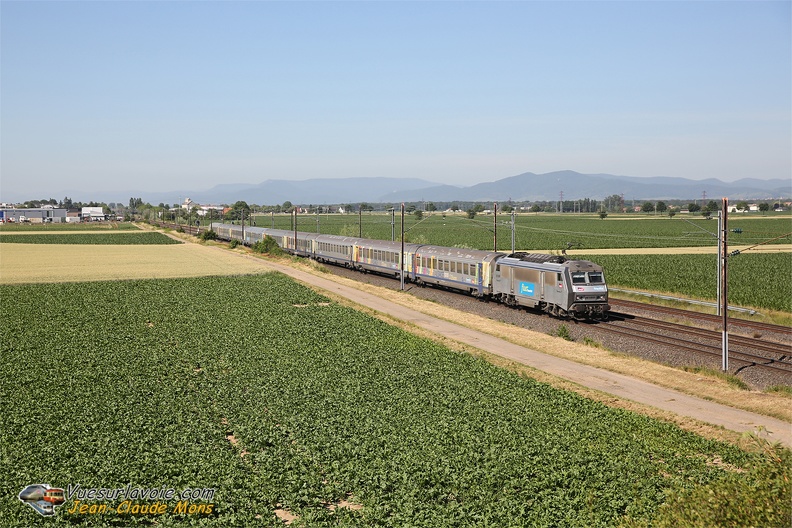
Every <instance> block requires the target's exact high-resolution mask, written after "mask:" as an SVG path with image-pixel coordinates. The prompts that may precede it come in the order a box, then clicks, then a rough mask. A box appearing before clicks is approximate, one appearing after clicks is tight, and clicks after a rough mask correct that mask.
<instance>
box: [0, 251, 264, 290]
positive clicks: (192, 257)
mask: <svg viewBox="0 0 792 528" xmlns="http://www.w3.org/2000/svg"><path fill="white" fill-rule="evenodd" d="M261 271H262V268H261V265H260V264H258V263H257V262H254V261H250V260H247V259H240V258H239V256H238V255H236V254H233V253H229V252H224V251H208V248H206V247H204V246H201V245H198V244H190V243H188V244H175V245H142V246H130V245H79V244H63V245H61V244H58V245H49V244H3V245H2V248H0V284H18V283H38V282H74V281H108V280H124V279H146V278H171V277H200V276H205V275H238V274H245V273H261Z"/></svg>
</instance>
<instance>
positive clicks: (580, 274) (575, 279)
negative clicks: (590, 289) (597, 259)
mask: <svg viewBox="0 0 792 528" xmlns="http://www.w3.org/2000/svg"><path fill="white" fill-rule="evenodd" d="M587 276H588V277H587ZM587 279H588V280H587ZM604 283H605V279H604V278H603V277H602V272H601V271H589V272H588V273H586V272H585V271H575V272H573V273H572V284H604Z"/></svg>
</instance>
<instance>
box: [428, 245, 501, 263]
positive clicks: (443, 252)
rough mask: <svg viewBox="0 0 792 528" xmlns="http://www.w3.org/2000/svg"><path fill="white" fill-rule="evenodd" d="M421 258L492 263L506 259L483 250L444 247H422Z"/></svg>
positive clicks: (495, 252) (499, 254) (497, 253)
mask: <svg viewBox="0 0 792 528" xmlns="http://www.w3.org/2000/svg"><path fill="white" fill-rule="evenodd" d="M416 254H418V255H419V256H432V257H448V258H451V259H457V260H460V259H465V260H482V261H492V260H495V259H497V258H499V257H504V256H505V254H503V253H499V252H497V251H486V250H482V249H469V248H455V247H444V246H428V245H426V246H420V247H419V248H418V249H417V250H416Z"/></svg>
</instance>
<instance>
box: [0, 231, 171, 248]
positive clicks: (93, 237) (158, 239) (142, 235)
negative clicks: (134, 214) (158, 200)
mask: <svg viewBox="0 0 792 528" xmlns="http://www.w3.org/2000/svg"><path fill="white" fill-rule="evenodd" d="M0 244H90V245H107V244H110V245H129V244H132V245H149V244H157V245H161V244H182V242H180V241H178V240H174V239H172V238H170V237H168V236H166V235H163V234H162V233H156V232H151V231H149V232H144V231H138V232H135V233H126V232H125V233H101V232H96V233H43V234H39V233H37V234H29V233H9V234H3V233H0Z"/></svg>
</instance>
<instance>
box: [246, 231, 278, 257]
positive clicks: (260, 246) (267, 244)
mask: <svg viewBox="0 0 792 528" xmlns="http://www.w3.org/2000/svg"><path fill="white" fill-rule="evenodd" d="M251 248H252V249H253V252H254V253H266V254H268V255H283V250H282V249H281V248H280V246H278V243H277V242H275V239H274V238H272V237H271V236H269V235H267V236H265V237H264V240H259V241H258V242H256V243H255V244H253V245H252V246H251Z"/></svg>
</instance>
